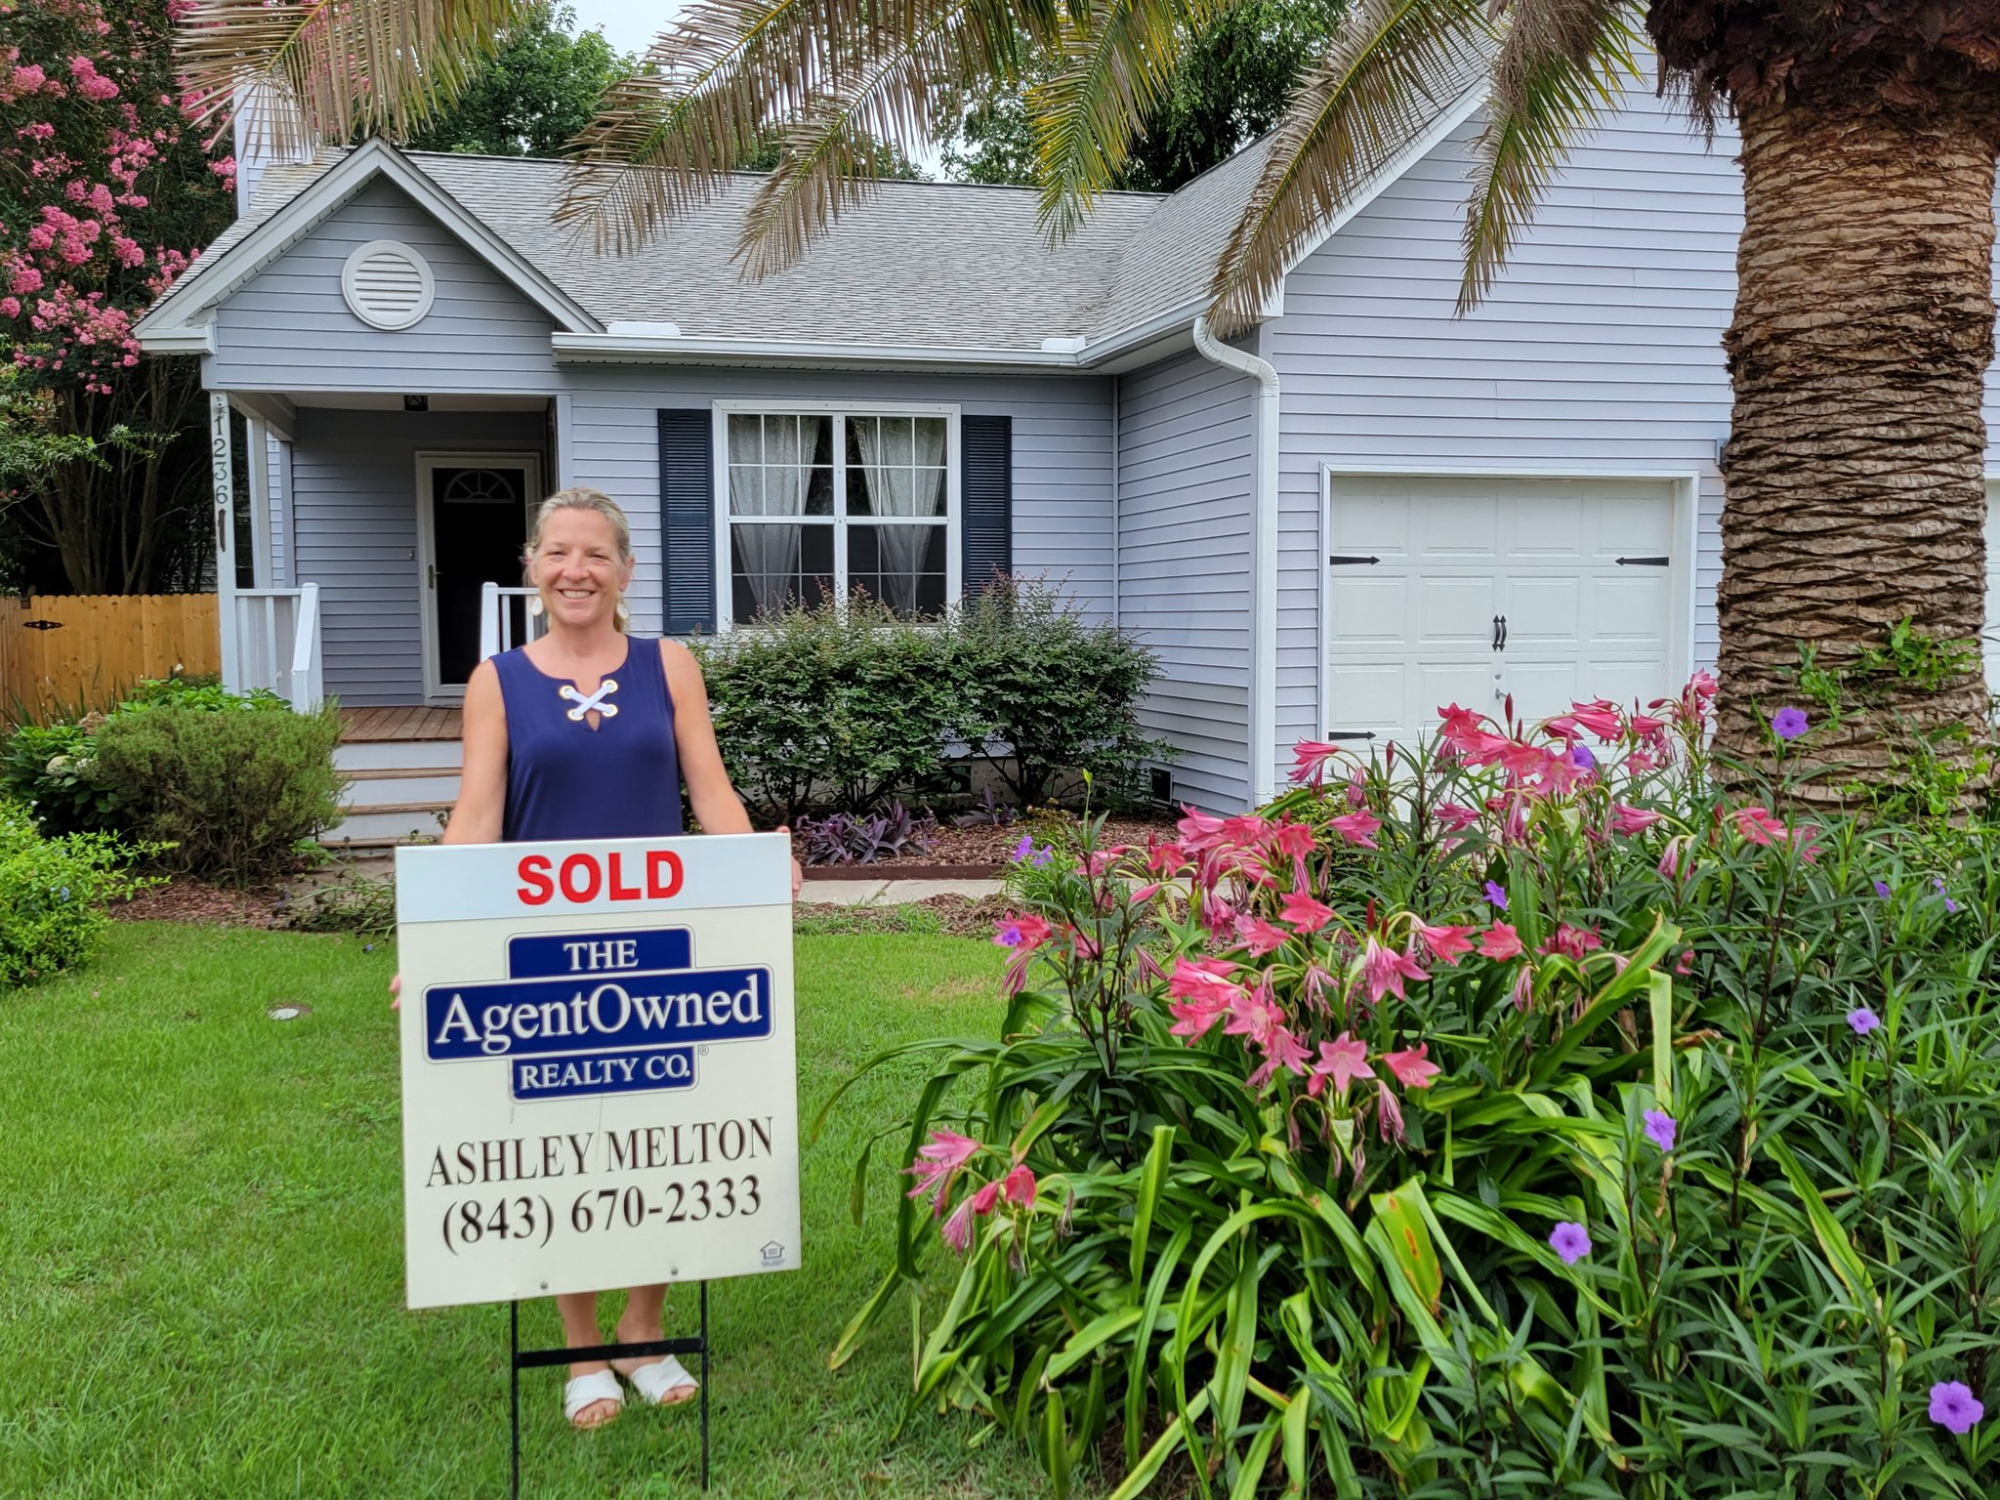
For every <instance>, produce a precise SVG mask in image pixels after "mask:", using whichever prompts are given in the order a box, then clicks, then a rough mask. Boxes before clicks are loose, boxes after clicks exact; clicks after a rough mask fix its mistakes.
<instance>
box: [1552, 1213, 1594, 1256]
mask: <svg viewBox="0 0 2000 1500" xmlns="http://www.w3.org/2000/svg"><path fill="white" fill-rule="evenodd" d="M1549 1246H1550V1248H1551V1249H1553V1250H1554V1251H1555V1252H1556V1254H1558V1255H1560V1256H1561V1257H1562V1260H1563V1264H1564V1265H1566V1266H1573V1265H1575V1264H1576V1263H1577V1262H1578V1261H1580V1260H1582V1259H1583V1258H1584V1257H1585V1256H1586V1255H1588V1254H1590V1231H1589V1230H1587V1229H1585V1228H1584V1227H1583V1226H1582V1225H1581V1224H1572V1223H1570V1222H1569V1221H1568V1220H1567V1219H1565V1220H1564V1221H1563V1222H1562V1223H1560V1224H1558V1225H1556V1227H1555V1230H1554V1232H1553V1233H1551V1234H1550V1235H1549Z"/></svg>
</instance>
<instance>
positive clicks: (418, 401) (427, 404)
mask: <svg viewBox="0 0 2000 1500" xmlns="http://www.w3.org/2000/svg"><path fill="white" fill-rule="evenodd" d="M430 409H431V398H430V397H428V396H405V397H404V398H403V410H404V411H429V410H430Z"/></svg>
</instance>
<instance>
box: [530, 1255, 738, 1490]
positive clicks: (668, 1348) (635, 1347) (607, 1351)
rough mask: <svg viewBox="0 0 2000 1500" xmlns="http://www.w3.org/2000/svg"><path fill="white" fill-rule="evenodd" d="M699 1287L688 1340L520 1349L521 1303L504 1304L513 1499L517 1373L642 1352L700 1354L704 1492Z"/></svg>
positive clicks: (704, 1455) (704, 1302)
mask: <svg viewBox="0 0 2000 1500" xmlns="http://www.w3.org/2000/svg"><path fill="white" fill-rule="evenodd" d="M697 1285H699V1287H700V1288H701V1332H700V1334H698V1335H697V1336H696V1337H694V1338H691V1339H648V1340H647V1341H646V1342H644V1343H640V1344H592V1345H588V1346H586V1347H584V1348H580V1349H523V1348H522V1347H521V1304H520V1303H518V1302H510V1303H508V1304H507V1356H508V1358H507V1363H508V1367H509V1368H508V1371H507V1390H508V1405H509V1407H510V1408H511V1411H512V1417H511V1420H510V1423H509V1425H510V1427H511V1430H512V1433H513V1439H512V1451H513V1466H514V1467H513V1473H514V1488H513V1495H514V1500H521V1372H522V1371H523V1370H532V1369H539V1368H542V1367H545V1366H548V1365H568V1364H576V1363H579V1362H581V1361H583V1360H595V1359H602V1360H613V1359H636V1358H637V1357H639V1356H640V1355H642V1354H699V1355H700V1356H701V1395H700V1397H699V1398H698V1399H699V1400H700V1402H701V1488H702V1492H703V1493H704V1494H706V1493H707V1491H708V1283H707V1282H706V1281H703V1282H699V1283H697Z"/></svg>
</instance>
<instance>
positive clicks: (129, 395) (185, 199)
mask: <svg viewBox="0 0 2000 1500" xmlns="http://www.w3.org/2000/svg"><path fill="white" fill-rule="evenodd" d="M187 8H188V6H187V3H186V0H165V3H154V0H120V3H118V4H110V3H107V0H33V3H30V4H23V3H19V0H4V3H0V178H4V180H5V182H6V193H5V195H4V197H0V330H4V331H5V332H6V334H7V336H8V342H9V345H10V357H11V361H12V365H13V370H14V373H13V375H12V377H11V378H10V381H9V386H8V390H7V394H6V416H5V420H6V421H7V423H8V425H9V427H10V429H12V431H11V433H10V436H11V437H13V438H14V439H15V440H16V441H19V442H26V441H30V440H33V439H35V438H37V437H39V438H40V439H42V440H43V446H44V448H45V449H46V450H47V451H50V452H51V453H52V455H53V456H52V458H51V461H50V462H49V463H48V464H46V465H45V466H41V467H40V468H39V471H38V472H33V473H27V474H21V475H17V476H10V480H11V482H12V486H13V488H12V491H11V493H9V494H8V495H7V496H6V497H5V499H4V501H0V503H4V505H5V507H6V516H5V523H6V525H7V527H8V529H9V530H10V531H11V532H12V534H13V535H14V537H15V538H16V540H17V542H18V543H22V544H25V545H26V546H27V547H28V548H31V549H45V550H46V551H47V552H48V553H49V554H52V555H53V556H54V557H55V559H56V560H57V561H58V562H59V564H60V570H61V574H62V576H63V578H64V580H65V581H66V582H67V584H68V586H69V587H70V588H71V589H72V590H74V591H75V592H78V593H129V592H143V591H146V590H149V589H155V588H161V587H166V586H171V585H179V586H182V587H187V586H192V585H195V584H197V583H198V582H199V580H200V573H201V569H202V566H203V563H204V561H205V559H206V557H207V555H208V551H207V547H206V539H207V530H208V528H207V524H206V522H207V515H208V506H207V503H206V497H205V494H204V492H203V486H204V485H205V484H206V483H207V475H208V466H207V449H206V445H205V444H204V443H203V442H202V440H201V438H200V436H199V434H198V431H197V429H199V428H200V427H201V425H202V424H203V422H204V421H205V415H204V413H205V408H204V406H203V404H202V402H201V399H200V398H201V388H200V372H199V367H198V365H197V364H196V362H195V361H194V360H192V359H152V360H144V361H142V360H141V359H140V355H139V346H138V344H137V342H136V341H135V340H134V339H133V337H132V324H133V322H134V321H135V320H136V319H137V317H138V315H139V314H140V313H141V312H142V311H143V310H144V308H145V307H146V306H147V304H148V303H150V302H151V301H152V300H153V299H154V298H155V297H156V296H158V295H159V294H160V293H161V292H162V291H164V290H165V289H166V288H167V287H168V286H169V285H170V284H171V283H172V282H173V280H174V278H175V277H176V276H178V275H179V274H180V273H181V272H182V271H183V270H184V269H185V268H186V266H187V265H188V263H189V261H190V259H191V258H192V257H193V256H194V255H195V254H196V253H197V252H198V250H199V248H200V247H201V246H203V245H206V244H207V243H208V242H209V241H210V240H212V239H214V238H215V236H216V235H218V234H220V233H221V232H222V230H223V228H224V227H225V226H226V225H227V224H228V223H229V221H230V219H231V218H232V217H233V216H234V213H235V199H234V184H233V172H234V164H233V163H232V162H231V161H230V160H229V159H228V157H227V156H218V155H217V154H216V153H215V152H213V151H211V149H210V147H209V145H208V143H206V141H205V140H204V138H203V137H202V135H201V134H200V133H199V132H197V131H196V130H194V128H193V127H192V126H191V124H190V122H189V120H188V118H187V116H186V115H185V113H184V112H183V110H182V108H181V99H180V86H179V84H178V82H177V80H176V78H175V74H174V68H173V57H172V47H171V28H172V24H173V21H174V19H175V17H176V16H178V15H180V14H181V13H183V12H185V10H186V9H187Z"/></svg>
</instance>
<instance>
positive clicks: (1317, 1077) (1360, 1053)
mask: <svg viewBox="0 0 2000 1500" xmlns="http://www.w3.org/2000/svg"><path fill="white" fill-rule="evenodd" d="M1374 1076H1375V1070H1374V1069H1373V1068H1371V1067H1369V1066H1368V1044H1367V1043H1366V1042H1363V1041H1360V1040H1358V1039H1357V1038H1356V1037H1355V1036H1354V1034H1353V1033H1352V1032H1347V1031H1343V1032H1341V1034H1340V1035H1339V1036H1338V1037H1336V1038H1335V1039H1334V1040H1333V1041H1330V1042H1321V1043H1320V1044H1319V1061H1318V1062H1316V1063H1314V1064H1313V1065H1312V1077H1311V1081H1309V1082H1308V1083H1307V1084H1306V1092H1307V1093H1308V1094H1311V1095H1312V1096H1313V1097H1314V1098H1315V1099H1317V1098H1318V1097H1319V1093H1320V1090H1321V1089H1323V1088H1324V1087H1326V1084H1327V1081H1328V1080H1329V1079H1330V1080H1332V1082H1333V1092H1334V1094H1335V1095H1336V1096H1337V1097H1338V1098H1342V1099H1345V1098H1346V1097H1347V1091H1348V1089H1349V1088H1350V1087H1351V1086H1352V1085H1353V1083H1354V1080H1355V1079H1357V1078H1373V1077H1374Z"/></svg>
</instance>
